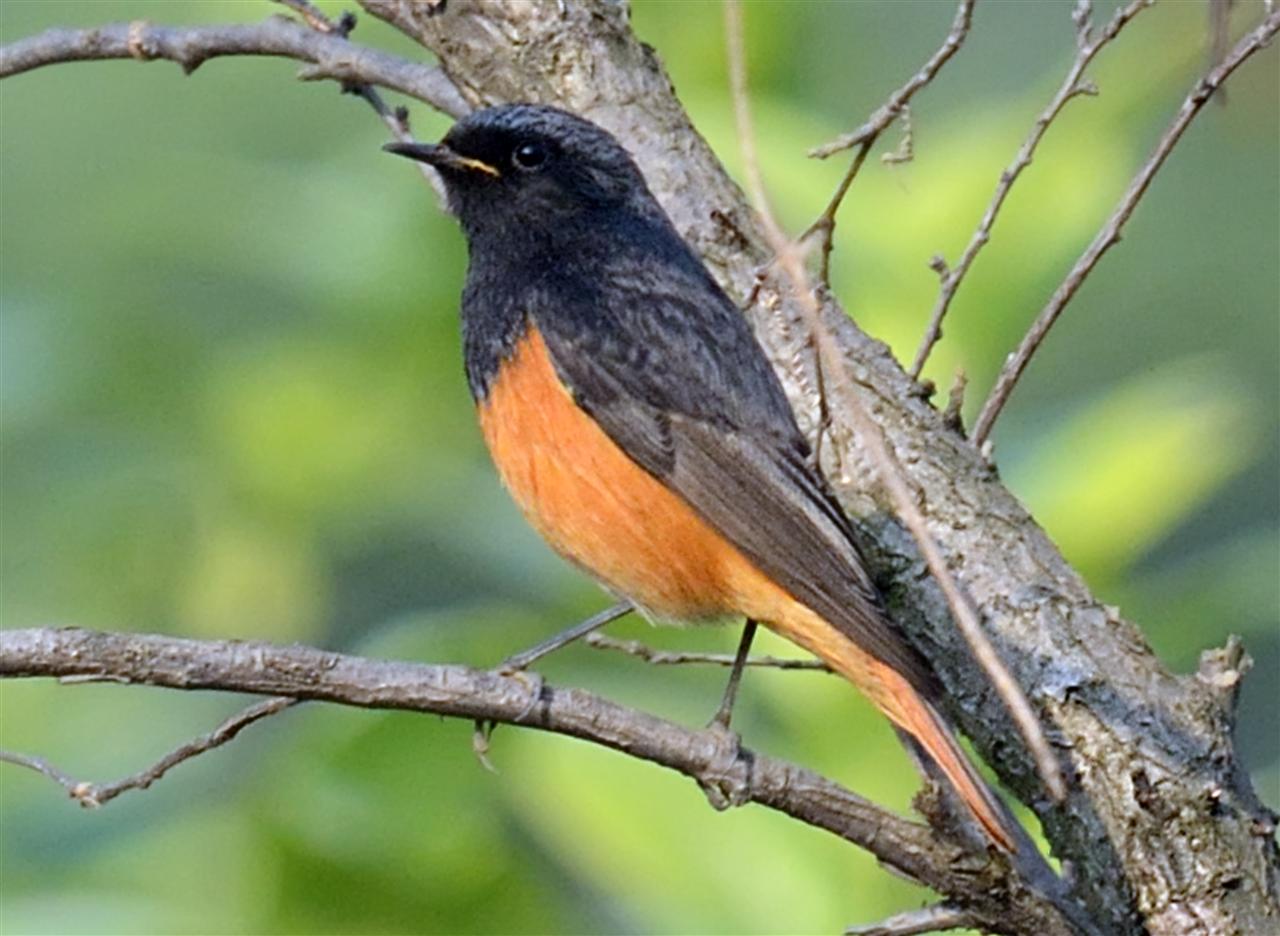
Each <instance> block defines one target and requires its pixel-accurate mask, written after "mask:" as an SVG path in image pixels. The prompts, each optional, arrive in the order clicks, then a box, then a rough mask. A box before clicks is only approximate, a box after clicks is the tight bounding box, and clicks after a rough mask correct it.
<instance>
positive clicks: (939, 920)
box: [844, 903, 974, 936]
mask: <svg viewBox="0 0 1280 936" xmlns="http://www.w3.org/2000/svg"><path fill="white" fill-rule="evenodd" d="M973 925H974V921H973V918H972V917H971V916H970V915H969V914H967V913H965V912H964V911H963V910H961V909H960V908H959V907H956V906H954V905H952V904H948V903H940V904H934V905H933V906H931V907H921V908H920V909H919V910H908V911H907V912H906V913H898V914H895V915H894V916H891V917H889V918H887V919H884V920H881V921H880V922H879V923H868V924H866V925H864V926H851V927H849V928H848V929H847V930H845V931H844V933H845V936H920V934H922V933H941V932H943V931H945V930H953V929H965V928H968V927H972V926H973Z"/></svg>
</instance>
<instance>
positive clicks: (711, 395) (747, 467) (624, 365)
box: [387, 104, 1015, 850]
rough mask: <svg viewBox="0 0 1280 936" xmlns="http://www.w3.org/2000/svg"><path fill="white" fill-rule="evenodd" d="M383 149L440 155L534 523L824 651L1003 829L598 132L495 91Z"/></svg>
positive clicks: (659, 607) (505, 453) (640, 575)
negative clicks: (474, 106)
mask: <svg viewBox="0 0 1280 936" xmlns="http://www.w3.org/2000/svg"><path fill="white" fill-rule="evenodd" d="M387 149H389V150H390V151H392V152H395V153H398V154H400V155H403V156H408V157H410V158H412V159H416V160H419V161H421V162H425V163H428V164H430V165H432V166H434V167H435V168H436V169H437V170H438V171H439V173H440V176H441V178H442V179H443V180H444V185H445V189H446V191H447V193H448V200H449V206H450V209H451V210H452V211H453V213H454V214H456V215H457V217H458V219H459V221H460V222H461V224H462V228H463V231H464V232H465V234H466V238H467V242H468V245H469V249H470V266H469V268H468V270H467V279H466V287H465V289H464V291H463V296H462V325H463V336H464V346H465V353H466V370H467V378H468V382H469V384H470V387H471V393H472V395H473V396H474V398H475V401H476V405H477V408H478V411H479V417H480V425H481V428H482V431H483V434H484V437H485V440H486V442H487V443H488V446H489V450H490V452H491V454H492V456H493V460H494V462H495V464H496V465H497V468H498V471H499V473H500V475H501V476H502V479H503V481H504V482H505V484H506V486H507V488H508V489H509V490H510V492H511V494H512V496H513V497H514V498H515V500H516V501H517V503H518V504H519V505H520V508H521V509H522V510H523V511H524V514H525V516H526V517H527V518H528V519H529V521H530V523H532V524H533V526H534V527H535V528H537V530H538V532H539V533H541V534H542V536H543V537H545V538H546V540H547V541H548V542H549V543H550V544H551V545H552V546H553V547H554V548H555V549H556V550H557V551H558V552H559V553H560V554H561V555H562V556H564V557H565V558H567V559H568V560H570V561H571V562H573V563H574V564H576V565H578V566H579V567H581V568H582V569H584V570H586V571H587V572H589V573H590V574H591V575H593V576H595V577H596V578H597V579H598V580H599V581H600V582H602V583H603V584H604V585H605V586H606V587H607V588H609V589H610V590H612V591H613V592H615V593H616V594H619V595H622V596H625V597H626V598H628V599H630V600H631V601H632V602H633V603H634V604H635V605H637V606H638V607H640V608H642V609H644V610H645V611H646V612H647V613H648V614H650V615H651V616H653V617H656V618H667V619H675V620H682V621H698V620H709V619H717V618H725V617H727V616H731V615H737V616H742V617H746V618H748V619H750V620H755V621H759V622H761V623H763V624H764V625H765V626H767V627H769V628H770V629H772V630H773V631H775V632H776V633H778V634H780V635H781V636H783V637H785V638H787V639H788V640H790V641H792V642H794V643H796V644H798V645H799V646H801V647H803V648H804V649H806V650H808V651H809V652H810V653H813V654H815V655H816V656H818V657H820V658H821V659H822V660H824V661H826V662H827V664H828V665H830V666H831V667H832V669H834V670H836V671H837V672H838V673H840V674H841V675H843V676H844V677H845V678H846V679H848V680H849V681H850V682H852V683H853V684H854V685H855V686H857V687H858V688H859V689H860V690H861V691H862V692H863V693H864V694H865V695H866V696H867V697H868V698H869V699H870V700H871V701H872V702H873V703H874V704H875V705H876V706H877V707H878V708H879V709H880V710H881V711H882V712H883V713H884V714H885V715H886V716H888V718H889V719H890V720H891V721H892V722H893V724H894V725H896V726H897V727H898V728H899V729H900V730H901V731H903V732H905V733H906V734H907V735H909V736H910V737H911V738H912V739H913V740H914V741H915V742H916V743H917V744H918V745H919V747H920V748H922V749H923V750H924V751H925V752H926V753H927V754H928V756H929V757H930V758H931V759H932V760H933V761H934V763H935V764H936V765H937V767H938V768H939V770H940V771H941V772H942V773H943V774H944V775H945V776H946V777H947V779H948V780H949V782H950V783H951V784H952V786H953V787H954V789H955V791H956V793H957V794H958V795H959V797H960V799H961V800H962V801H963V802H964V804H965V805H966V806H967V807H968V809H969V811H970V812H971V813H972V814H973V816H974V818H975V819H976V820H977V821H978V823H979V825H980V826H981V827H982V829H983V830H984V831H985V832H986V834H987V836H988V837H989V838H990V840H991V841H992V842H994V843H995V844H996V845H998V846H999V847H1001V848H1003V849H1006V850H1013V849H1014V847H1015V846H1014V842H1015V834H1014V833H1013V832H1012V831H1011V820H1009V819H1008V818H1007V813H1006V812H1005V811H1004V809H1003V808H1002V806H1001V804H1000V803H999V801H998V800H997V799H996V798H995V796H994V794H993V793H992V792H991V791H990V789H989V788H988V787H987V785H986V784H985V783H984V782H983V780H982V779H981V778H980V777H979V776H978V774H977V772H976V771H975V770H974V768H973V766H972V765H971V764H970V763H969V761H968V760H967V759H966V757H965V755H964V753H963V752H962V751H961V749H960V748H959V746H958V745H957V743H956V740H955V736H954V734H953V732H952V730H951V728H950V727H949V725H948V724H947V721H946V719H945V718H944V717H943V716H942V714H941V712H940V711H939V707H938V703H939V700H940V698H941V692H942V690H941V688H940V686H939V684H938V682H937V680H936V678H935V677H934V675H933V673H932V671H931V670H930V668H929V666H928V664H927V663H926V662H925V661H924V659H923V657H921V656H920V655H919V654H918V653H917V652H916V650H915V649H914V648H913V647H912V646H911V644H909V643H908V642H907V640H906V638H905V637H904V636H903V635H902V634H901V633H900V632H899V631H898V630H897V629H896V628H895V626H894V625H893V624H892V623H891V622H890V621H889V619H888V618H887V617H886V616H885V614H884V611H883V606H882V603H881V601H880V597H879V595H878V594H877V592H876V588H875V586H874V584H873V583H872V581H871V578H870V576H869V575H868V573H867V571H866V568H865V565H864V563H863V560H862V557H861V555H860V554H859V552H858V547H857V545H856V543H855V536H854V532H853V529H852V528H851V526H850V523H849V521H848V519H847V518H846V517H845V515H844V513H843V512H842V511H841V509H840V507H839V505H838V504H837V503H836V501H835V498H834V497H833V496H832V493H831V491H830V489H829V488H828V486H827V484H826V482H825V480H824V479H823V477H822V475H821V474H820V473H819V472H818V471H817V469H816V468H815V467H814V466H813V464H812V460H811V458H810V453H809V449H808V446H807V444H806V442H805V440H804V438H803V436H802V435H801V433H800V431H799V429H798V428H797V426H796V422H795V417H794V416H793V414H792V412H791V409H790V407H789V405H788V403H787V400H786V397H785V395H784V394H783V391H782V387H781V385H780V383H779V382H778V378H777V376H776V375H775V374H774V372H773V370H772V368H771V367H770V366H769V363H768V361H767V360H766V358H765V356H764V353H763V351H762V350H761V348H760V346H759V345H758V344H757V342H756V340H755V337H754V336H753V335H752V333H751V331H750V328H749V327H748V325H747V322H746V319H745V318H744V316H743V315H742V314H741V313H740V312H739V310H738V309H737V308H736V307H735V306H734V304H733V303H732V302H731V301H730V300H729V298H728V297H727V296H726V295H725V294H724V292H723V291H722V290H721V289H720V287H719V286H718V285H717V284H716V282H715V280H714V279H712V277H711V274H710V273H708V272H707V270H706V268H705V267H704V266H703V264H702V262H701V261H700V260H699V258H698V257H697V255H696V254H695V253H694V252H693V251H692V250H691V249H690V248H689V246H688V245H687V244H685V242H684V241H683V240H682V239H681V238H680V235H679V234H678V233H677V232H676V230H675V228H674V227H673V226H672V224H671V221H670V220H669V219H668V217H667V215H666V214H665V213H664V212H663V210H662V208H661V207H660V206H659V205H658V202H657V201H656V199H655V198H654V197H653V195H652V193H651V192H650V191H649V188H648V186H647V185H646V184H645V181H644V178H643V176H641V174H640V171H639V170H638V169H637V168H636V165H635V163H634V162H633V161H632V160H631V157H630V156H629V155H628V154H627V152H626V150H625V149H623V147H622V146H621V145H620V144H619V143H618V141H617V140H616V139H614V138H613V137H612V136H611V135H610V134H609V133H607V132H606V131H604V130H603V129H601V128H600V127H598V126H596V125H594V124H592V123H590V122H588V121H586V120H583V119H581V118H579V117H575V116H573V115H571V114H569V113H566V112H564V111H561V110H557V109H555V108H550V107H544V106H537V105H529V104H515V105H507V106H502V107H494V108H490V109H487V110H482V111H478V112H476V113H474V114H472V115H470V116H469V117H466V118H465V119H463V120H461V121H460V122H458V123H457V124H456V125H455V126H454V127H453V128H452V129H451V130H450V131H449V132H448V134H446V135H445V137H444V139H443V141H442V142H440V143H438V144H420V143H411V144H403V143H398V144H390V145H389V146H388V147H387Z"/></svg>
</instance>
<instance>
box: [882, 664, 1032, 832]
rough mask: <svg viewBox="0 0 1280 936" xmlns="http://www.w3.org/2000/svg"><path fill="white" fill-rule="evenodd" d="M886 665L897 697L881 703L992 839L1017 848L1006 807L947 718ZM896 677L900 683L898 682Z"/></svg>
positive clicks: (894, 694) (892, 691)
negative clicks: (963, 749)
mask: <svg viewBox="0 0 1280 936" xmlns="http://www.w3.org/2000/svg"><path fill="white" fill-rule="evenodd" d="M885 669H886V671H887V672H886V673H885V674H883V676H884V678H885V682H887V683H889V684H890V686H891V688H890V693H891V695H892V697H893V702H892V707H893V710H892V711H890V709H889V707H887V706H883V705H881V707H882V708H883V709H884V712H885V714H886V715H888V716H889V718H890V719H891V720H892V721H893V722H894V724H896V725H898V727H900V728H902V729H903V730H904V731H906V732H907V733H908V734H910V735H911V737H913V738H915V740H916V741H917V742H918V743H919V744H920V746H921V747H923V748H924V750H925V753H927V754H928V755H929V757H930V758H931V759H932V760H933V762H934V763H935V764H937V765H938V769H939V770H941V771H942V773H943V775H944V776H945V777H946V778H947V780H948V781H950V783H951V785H952V787H954V788H955V791H956V793H957V794H959V796H960V799H961V800H962V801H963V802H964V804H965V806H967V807H968V808H969V811H970V812H972V813H973V817H974V818H975V819H977V820H978V824H979V825H981V826H982V828H983V830H984V831H985V832H986V833H987V835H988V836H989V837H990V839H991V841H993V842H994V843H995V844H996V845H998V846H999V847H1000V848H1002V849H1004V850H1005V851H1007V852H1015V851H1017V845H1016V844H1015V839H1014V836H1013V833H1012V832H1011V831H1010V830H1009V828H1008V825H1007V823H1008V820H1007V819H1006V818H1005V815H1006V814H1005V811H1004V808H1003V807H1002V806H1001V805H1000V803H999V801H998V800H996V795H995V793H993V792H992V791H991V788H990V787H989V786H987V782H986V781H985V780H983V779H982V777H981V776H980V775H979V774H978V771H977V770H976V769H975V768H974V766H973V764H971V763H970V762H969V759H968V758H967V757H966V756H965V754H964V751H962V750H961V749H960V745H959V744H958V743H957V742H956V738H955V735H954V734H953V733H952V731H951V729H950V727H949V726H948V725H947V723H946V721H945V720H944V719H943V717H942V716H941V715H940V714H939V713H938V711H937V710H936V709H935V708H934V707H933V706H932V705H930V704H929V703H928V702H926V701H925V700H924V698H922V697H921V695H920V694H919V693H918V692H917V691H916V690H915V689H914V688H913V687H912V686H911V685H910V684H909V683H907V681H906V680H905V679H903V678H902V677H901V676H899V675H898V674H897V673H895V672H893V671H892V670H889V669H888V667H885ZM893 681H896V682H897V683H899V685H897V686H894V685H893V684H892V683H893ZM876 701H877V704H880V700H878V699H877V700H876Z"/></svg>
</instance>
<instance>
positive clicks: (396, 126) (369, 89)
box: [276, 0, 461, 202]
mask: <svg viewBox="0 0 1280 936" xmlns="http://www.w3.org/2000/svg"><path fill="white" fill-rule="evenodd" d="M276 2H277V3H280V4H283V5H284V6H286V7H288V8H289V9H291V10H293V11H294V12H295V13H297V14H298V15H300V16H301V17H302V18H303V19H304V20H305V21H306V23H307V25H308V26H310V27H311V28H312V29H313V30H315V31H316V32H317V33H320V34H321V35H325V36H337V37H338V38H340V39H343V40H347V39H348V38H349V37H350V35H351V30H352V29H354V28H355V25H356V17H355V14H354V13H343V14H342V17H341V18H340V19H339V20H338V21H337V22H334V21H333V20H331V19H329V17H327V16H325V14H324V13H323V12H322V11H321V10H319V9H317V8H316V7H315V6H314V5H313V4H312V3H311V2H310V0H276ZM298 77H299V78H300V79H302V80H303V81H313V80H316V79H321V78H335V77H336V78H338V80H339V81H341V83H342V90H343V91H345V92H347V93H349V94H354V95H356V96H357V97H361V98H364V100H365V101H366V102H367V103H368V104H369V106H370V107H372V108H373V110H374V113H376V114H377V115H378V117H379V118H380V119H381V120H382V122H383V124H385V125H386V127H387V129H388V130H390V131H391V135H392V136H393V137H395V138H396V140H397V141H399V142H401V143H413V142H416V141H415V140H414V137H413V134H412V133H410V132H409V111H408V109H407V108H404V107H397V108H395V109H394V110H393V109H392V108H390V107H388V106H387V103H386V101H384V100H383V99H382V95H381V94H379V93H378V89H377V88H375V87H374V86H373V85H372V84H371V83H370V82H368V81H363V80H359V79H350V78H347V77H343V76H340V75H335V74H334V73H333V71H332V69H331V68H325V67H323V66H320V65H312V66H308V67H306V68H303V69H302V70H301V71H299V72H298ZM451 84H452V83H451ZM454 92H455V93H456V92H457V89H456V88H454ZM459 99H461V95H459ZM414 165H415V166H417V167H418V173H419V175H421V176H422V178H423V180H424V181H425V182H426V183H427V184H428V185H430V186H431V188H432V190H433V191H434V192H435V193H436V197H437V198H439V199H440V200H441V201H442V202H443V201H445V200H446V195H445V190H444V182H443V181H442V180H441V178H440V176H439V175H438V174H437V173H436V171H435V170H434V169H433V168H431V167H430V166H428V165H427V164H426V163H423V162H417V161H414Z"/></svg>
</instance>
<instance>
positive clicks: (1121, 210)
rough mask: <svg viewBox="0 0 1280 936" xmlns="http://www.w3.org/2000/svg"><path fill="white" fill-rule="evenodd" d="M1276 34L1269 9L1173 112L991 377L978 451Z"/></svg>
mask: <svg viewBox="0 0 1280 936" xmlns="http://www.w3.org/2000/svg"><path fill="white" fill-rule="evenodd" d="M1277 31H1280V10H1276V11H1272V12H1271V13H1270V14H1268V15H1267V17H1266V18H1265V19H1264V20H1263V21H1262V22H1261V23H1260V24H1259V25H1258V26H1257V27H1255V28H1254V29H1253V30H1251V31H1250V32H1248V33H1246V34H1245V35H1244V36H1243V37H1242V38H1241V39H1240V41H1239V42H1237V43H1236V45H1235V47H1234V48H1232V50H1231V51H1230V52H1229V53H1228V54H1227V56H1226V57H1225V58H1224V59H1223V60H1222V62H1221V64H1219V65H1218V66H1217V67H1215V68H1213V69H1212V70H1211V71H1210V72H1209V73H1208V74H1207V75H1205V76H1204V77H1203V78H1201V79H1200V80H1199V81H1197V82H1196V83H1195V86H1194V87H1192V89H1191V91H1190V93H1188V95H1187V97H1186V99H1185V100H1184V101H1183V102H1182V106H1181V107H1180V108H1179V109H1178V113H1177V115H1176V116H1175V117H1174V119H1173V122H1172V123H1170V124H1169V126H1168V128H1167V129H1166V130H1165V131H1164V133H1163V134H1162V135H1161V137H1160V140H1159V142H1158V143H1157V144H1156V147H1155V150H1154V151H1153V152H1152V154H1151V156H1150V157H1148V159H1147V161H1146V162H1145V163H1143V165H1142V168H1141V169H1139V170H1138V174H1137V175H1135V176H1134V178H1133V181H1132V182H1130V183H1129V187H1128V188H1127V189H1126V190H1125V193H1124V195H1123V196H1122V197H1121V199H1120V203H1119V204H1118V205H1117V206H1116V208H1115V211H1113V212H1112V213H1111V217H1110V218H1108V219H1107V222H1106V224H1104V225H1103V226H1102V230H1100V231H1099V232H1098V235H1097V236H1096V237H1095V238H1094V239H1093V243H1091V244H1090V245H1089V247H1088V249H1087V250H1085V252H1084V253H1083V254H1082V255H1081V256H1080V259H1079V260H1077V261H1076V263H1075V266H1073V267H1072V268H1071V272H1070V273H1068V274H1067V278H1066V279H1065V280H1063V281H1062V285H1061V286H1059V287H1058V288H1057V290H1056V291H1055V292H1054V294H1053V296H1052V297H1050V299H1049V302H1048V304H1047V305H1046V306H1045V307H1044V309H1043V310H1042V311H1041V312H1040V315H1039V316H1037V318H1036V320H1035V322H1034V323H1033V324H1032V326H1031V328H1030V329H1029V330H1028V331H1027V334H1026V335H1025V336H1024V337H1023V339H1022V341H1021V343H1019V345H1018V348H1017V350H1016V351H1014V352H1013V353H1012V354H1010V355H1009V357H1008V359H1007V360H1006V361H1005V364H1004V367H1003V368H1001V370H1000V375H999V377H997V379H996V383H995V386H994V387H993V388H992V390H991V395H990V396H988V397H987V401H986V403H984V404H983V406H982V411H981V412H980V413H979V414H978V420H977V422H976V423H975V424H974V427H973V443H974V445H976V446H978V447H979V448H981V447H982V445H983V443H984V442H985V441H986V440H987V438H988V436H990V435H991V429H992V427H993V426H994V425H995V421H996V418H997V417H998V416H999V415H1000V411H1001V410H1002V409H1004V405H1005V404H1006V403H1007V402H1008V401H1009V397H1010V395H1011V394H1012V393H1013V389H1014V387H1015V386H1017V383H1018V380H1019V378H1020V377H1021V376H1022V374H1023V372H1024V371H1025V370H1026V369H1027V365H1028V364H1029V363H1030V361H1031V358H1032V356H1033V355H1034V354H1035V353H1036V350H1037V349H1038V348H1039V347H1040V345H1041V343H1042V342H1043V341H1044V339H1045V336H1046V335H1048V334H1049V329H1051V328H1052V327H1053V324H1054V322H1056V321H1057V320H1058V316H1059V315H1061V314H1062V310H1063V309H1064V308H1066V305H1067V303H1068V302H1070V301H1071V298H1072V297H1073V296H1074V295H1075V294H1076V292H1077V290H1079V288H1080V285H1081V284H1082V283H1083V282H1084V281H1085V278H1086V277H1087V276H1088V275H1089V274H1090V273H1091V272H1093V269H1094V267H1096V266H1097V265H1098V261H1099V260H1101V259H1102V255H1103V254H1105V253H1106V252H1107V251H1108V250H1109V249H1110V248H1111V247H1112V245H1114V244H1115V243H1117V242H1118V241H1119V240H1120V233H1121V231H1122V230H1123V228H1124V226H1125V223H1126V222H1128V220H1129V218H1130V216H1131V215H1132V214H1133V210H1134V208H1135V207H1137V204H1138V202H1139V201H1140V200H1141V198H1142V196H1143V195H1144V194H1145V193H1146V191H1147V188H1148V187H1149V186H1150V185H1151V180H1152V179H1153V178H1154V177H1155V174H1156V172H1157V171H1159V169H1160V167H1161V166H1163V165H1164V162H1165V160H1166V159H1168V158H1169V153H1171V152H1172V151H1173V148H1174V146H1175V145H1176V144H1177V142H1178V140H1180V139H1181V138H1182V134H1183V133H1184V132H1185V131H1186V129H1187V127H1188V126H1190V124H1191V121H1192V120H1193V119H1194V118H1195V116H1196V114H1198V113H1199V112H1200V109H1201V108H1202V107H1204V104H1205V102H1206V101H1207V100H1209V98H1210V97H1212V95H1213V92H1214V91H1216V90H1217V89H1218V87H1219V86H1220V85H1222V83H1223V82H1225V81H1226V80H1227V78H1228V77H1230V75H1231V73H1232V72H1234V71H1235V70H1236V69H1237V68H1239V67H1240V65H1241V64H1242V63H1243V62H1244V61H1245V60H1247V59H1248V58H1249V57H1250V56H1252V55H1253V54H1254V53H1256V52H1257V51H1258V50H1259V49H1261V48H1263V47H1265V46H1266V45H1267V44H1269V43H1270V42H1271V40H1272V39H1273V38H1275V35H1276V32H1277Z"/></svg>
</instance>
